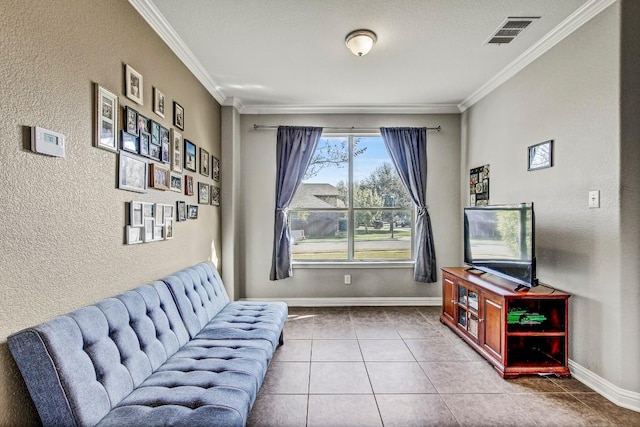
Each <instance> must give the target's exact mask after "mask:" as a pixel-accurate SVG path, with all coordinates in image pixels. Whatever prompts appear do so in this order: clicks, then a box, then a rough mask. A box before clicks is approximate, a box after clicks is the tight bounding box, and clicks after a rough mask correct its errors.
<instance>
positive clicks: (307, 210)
mask: <svg viewBox="0 0 640 427" xmlns="http://www.w3.org/2000/svg"><path fill="white" fill-rule="evenodd" d="M289 212H290V215H291V216H290V225H291V234H292V239H293V243H294V244H293V246H292V253H293V260H294V261H298V262H301V261H407V260H411V259H412V258H413V257H412V234H413V217H414V210H413V202H412V201H411V198H410V196H409V194H408V192H407V191H406V190H405V188H404V186H403V184H402V182H401V181H400V178H399V176H398V174H397V172H396V170H395V167H394V166H393V164H392V162H391V158H390V157H389V154H388V153H387V150H386V148H385V146H384V142H383V140H382V137H381V136H380V135H375V136H365V135H347V136H323V137H322V138H321V139H320V141H319V142H318V146H317V148H316V152H315V153H314V156H313V159H312V160H311V164H310V166H309V168H308V169H307V171H306V174H305V177H304V180H303V181H302V183H301V184H300V187H298V190H297V192H296V194H295V196H294V198H293V201H292V202H291V205H290V209H289Z"/></svg>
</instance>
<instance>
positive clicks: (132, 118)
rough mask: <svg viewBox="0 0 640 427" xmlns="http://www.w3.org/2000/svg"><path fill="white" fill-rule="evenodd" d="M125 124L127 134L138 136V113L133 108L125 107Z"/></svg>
mask: <svg viewBox="0 0 640 427" xmlns="http://www.w3.org/2000/svg"><path fill="white" fill-rule="evenodd" d="M124 122H125V126H124V128H125V130H126V131H127V133H128V134H131V135H135V136H138V112H137V111H136V110H134V109H133V108H131V107H124Z"/></svg>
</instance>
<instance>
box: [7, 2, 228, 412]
mask: <svg viewBox="0 0 640 427" xmlns="http://www.w3.org/2000/svg"><path fill="white" fill-rule="evenodd" d="M0 16H2V18H1V21H2V25H0V82H1V84H0V100H1V101H0V116H1V117H2V120H0V135H1V136H0V141H1V143H0V170H1V171H2V178H3V182H4V184H3V185H2V187H0V193H1V195H2V196H1V200H2V203H0V229H1V230H2V238H1V242H2V243H1V246H0V425H26V424H34V422H35V419H36V416H35V412H34V411H35V410H34V408H33V407H32V404H31V401H30V399H29V398H28V396H27V393H26V389H25V387H24V384H23V382H22V380H21V378H20V376H19V373H18V371H17V368H16V366H15V364H14V362H13V359H12V358H11V356H10V354H9V351H8V347H7V343H6V337H7V336H8V335H9V334H11V333H12V332H15V331H18V330H20V329H22V328H25V327H28V326H32V325H35V324H38V323H40V322H43V321H45V320H47V319H50V318H52V317H54V316H56V315H58V314H63V313H66V312H69V311H70V310H72V309H74V308H77V307H80V306H83V305H86V304H89V303H92V302H95V301H97V300H99V299H101V298H103V297H108V296H112V295H115V294H116V293H118V292H121V291H124V290H127V289H131V288H133V287H134V286H137V285H140V284H143V283H149V282H151V281H153V280H156V279H159V278H161V277H163V276H164V275H166V274H170V273H172V272H175V271H177V270H178V269H180V268H183V267H187V266H189V265H192V264H195V263H197V262H200V261H205V260H208V259H211V258H212V256H213V255H212V254H213V253H214V252H213V249H214V248H215V249H216V251H215V252H216V253H218V254H219V253H220V245H219V244H220V219H219V216H220V212H219V209H217V208H214V207H212V206H206V207H205V206H202V207H201V208H200V216H199V219H198V220H197V221H187V222H181V223H177V224H176V225H175V229H174V230H175V238H174V239H173V240H169V241H163V242H156V243H149V244H142V245H133V246H126V245H124V244H123V239H124V226H125V221H126V213H125V203H126V202H128V201H131V200H141V201H149V202H162V203H171V204H174V203H175V201H176V200H187V201H188V202H189V203H192V204H194V203H196V198H195V197H185V196H183V195H180V194H177V193H173V192H169V191H167V192H163V191H157V190H149V191H148V192H147V193H146V194H138V193H132V192H128V191H123V190H118V189H116V188H115V184H116V178H115V177H116V170H117V168H116V159H117V156H116V155H115V154H114V153H111V152H108V151H105V150H101V149H98V148H94V147H93V146H92V138H93V137H92V129H93V125H92V123H93V103H94V101H93V86H92V82H99V83H100V84H102V85H103V86H105V87H107V88H109V89H111V90H112V91H114V92H116V93H117V94H118V95H119V97H120V101H121V102H122V104H123V105H130V106H133V108H135V109H137V110H139V111H140V112H141V113H143V114H144V115H146V116H148V117H150V118H153V119H154V120H157V121H159V122H160V123H162V124H163V125H164V126H166V127H171V124H172V119H171V114H172V112H173V109H172V104H171V101H172V100H174V99H175V100H177V101H178V102H180V103H181V104H182V106H183V107H184V108H185V120H186V127H185V131H184V136H185V137H187V138H189V139H191V140H193V141H194V142H195V143H196V144H198V146H202V147H205V148H206V149H207V150H208V151H209V152H210V153H211V154H216V155H217V156H220V106H219V105H218V104H217V102H216V101H215V100H214V99H213V98H212V97H211V96H210V94H209V93H208V92H207V91H206V90H205V89H204V88H203V87H202V85H201V84H200V83H199V82H198V81H197V80H196V79H195V78H194V77H193V76H192V75H191V73H189V72H188V70H187V69H186V68H185V67H184V65H183V64H182V63H181V62H180V61H179V60H178V59H177V58H176V57H175V55H174V54H173V53H172V52H171V51H170V50H169V49H168V47H167V46H166V45H165V44H164V43H163V42H162V40H161V39H160V38H159V37H158V36H157V35H156V34H155V32H154V31H152V30H151V28H149V26H148V25H147V24H146V23H145V22H144V20H143V19H142V18H141V17H140V16H139V15H138V13H137V12H136V11H135V10H134V9H133V8H131V7H130V6H129V4H128V3H127V2H126V1H123V0H111V1H108V0H104V1H92V2H90V3H89V2H85V1H81V0H77V1H72V0H59V1H46V2H44V1H35V0H16V1H12V0H11V1H10V0H4V1H2V2H0ZM124 63H128V64H131V65H132V66H133V67H134V68H135V69H136V70H137V71H139V72H140V73H141V74H142V75H143V76H144V102H145V105H144V106H138V105H135V104H133V102H132V101H129V100H128V99H126V98H125V97H124V93H123V86H124V84H123V80H124V73H123V64H124ZM152 86H157V87H159V88H160V89H161V90H162V91H163V92H164V94H165V95H166V99H167V101H168V105H167V112H168V113H169V114H167V116H166V118H164V119H162V118H160V117H159V116H157V115H155V114H153V113H152V111H151V99H152V96H151V92H152ZM34 125H37V126H43V127H45V128H49V129H51V130H54V131H58V132H61V133H63V134H65V135H66V137H67V153H66V158H64V159H60V158H52V157H46V156H42V155H38V154H35V153H32V152H30V151H28V149H26V148H25V147H28V144H29V138H28V127H29V126H34ZM193 175H194V176H195V179H196V181H199V180H204V181H206V182H210V183H212V180H211V179H207V178H205V177H204V176H202V175H198V174H193ZM214 243H215V246H214Z"/></svg>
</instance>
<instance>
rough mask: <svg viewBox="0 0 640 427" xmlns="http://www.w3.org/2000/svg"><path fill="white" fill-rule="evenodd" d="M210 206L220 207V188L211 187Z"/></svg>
mask: <svg viewBox="0 0 640 427" xmlns="http://www.w3.org/2000/svg"><path fill="white" fill-rule="evenodd" d="M211 204H212V205H213V206H220V187H214V186H213V185H212V186H211Z"/></svg>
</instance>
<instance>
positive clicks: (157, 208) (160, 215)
mask: <svg viewBox="0 0 640 427" xmlns="http://www.w3.org/2000/svg"><path fill="white" fill-rule="evenodd" d="M165 206H166V205H164V204H162V203H156V204H155V205H154V206H153V217H154V219H155V221H156V225H164V207H165Z"/></svg>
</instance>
